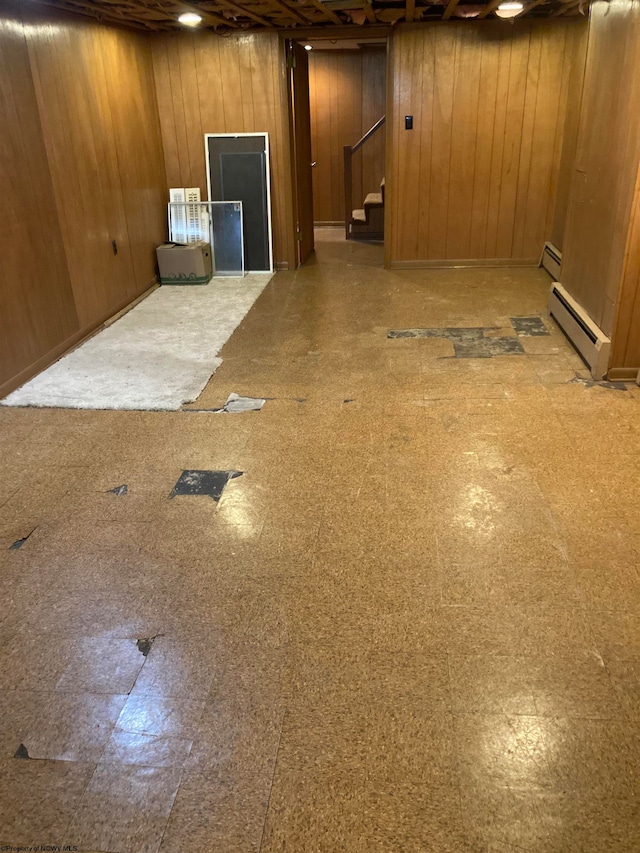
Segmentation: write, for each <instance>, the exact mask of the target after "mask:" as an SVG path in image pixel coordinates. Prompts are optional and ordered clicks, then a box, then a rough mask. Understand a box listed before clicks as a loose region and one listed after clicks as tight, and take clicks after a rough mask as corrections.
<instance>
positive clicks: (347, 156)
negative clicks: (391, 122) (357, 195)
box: [342, 115, 387, 240]
mask: <svg viewBox="0 0 640 853" xmlns="http://www.w3.org/2000/svg"><path fill="white" fill-rule="evenodd" d="M386 118H387V117H386V115H384V116H382V118H379V119H378V121H377V122H376V123H375V124H374V125H373V126H372V127H370V128H369V130H368V131H367V132H366V133H365V134H364V136H363V137H362V138H361V139H359V140H358V141H357V142H356V144H355V145H345V146H344V148H343V149H342V151H343V156H344V227H345V233H346V239H347V240H348V239H349V237H350V234H349V224H350V223H351V215H352V212H353V167H352V162H351V160H352V158H353V155H354V154H355V153H356V151H358V150H359V149H360V148H362V146H363V145H364V144H365V142H367V141H368V140H369V139H371V137H372V136H373V135H374V133H377V132H378V131H379V130H380V128H381V127H382V125H383V124H384V123H385V120H386Z"/></svg>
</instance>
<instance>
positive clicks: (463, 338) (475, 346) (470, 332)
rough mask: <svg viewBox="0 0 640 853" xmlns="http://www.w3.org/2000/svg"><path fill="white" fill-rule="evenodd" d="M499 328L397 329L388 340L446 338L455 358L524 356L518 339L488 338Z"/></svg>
mask: <svg viewBox="0 0 640 853" xmlns="http://www.w3.org/2000/svg"><path fill="white" fill-rule="evenodd" d="M497 331H499V327H497V326H485V327H471V328H467V329H396V330H393V329H392V330H390V331H388V332H387V338H392V339H398V338H445V339H446V340H448V341H451V343H452V344H453V349H454V352H455V358H494V356H497V355H524V349H523V348H522V344H521V343H520V341H519V340H518V338H506V337H505V338H497V337H495V338H494V337H486V336H485V333H486V332H497Z"/></svg>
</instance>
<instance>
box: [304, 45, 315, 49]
mask: <svg viewBox="0 0 640 853" xmlns="http://www.w3.org/2000/svg"><path fill="white" fill-rule="evenodd" d="M304 49H305V50H313V47H312V45H310V44H305V46H304Z"/></svg>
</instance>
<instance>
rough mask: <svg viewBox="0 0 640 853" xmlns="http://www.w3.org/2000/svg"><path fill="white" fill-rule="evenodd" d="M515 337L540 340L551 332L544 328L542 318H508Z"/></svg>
mask: <svg viewBox="0 0 640 853" xmlns="http://www.w3.org/2000/svg"><path fill="white" fill-rule="evenodd" d="M509 320H510V321H511V325H512V326H513V328H514V330H515V333H516V335H517V336H518V337H519V338H541V337H543V336H544V335H550V334H551V332H550V331H549V329H547V327H546V326H545V324H544V322H543V320H542V317H540V316H539V315H537V316H535V317H509Z"/></svg>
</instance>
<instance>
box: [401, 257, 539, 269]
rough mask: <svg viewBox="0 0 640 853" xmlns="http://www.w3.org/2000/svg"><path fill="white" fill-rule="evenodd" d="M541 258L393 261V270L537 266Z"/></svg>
mask: <svg viewBox="0 0 640 853" xmlns="http://www.w3.org/2000/svg"><path fill="white" fill-rule="evenodd" d="M539 261H540V259H539V258H466V259H461V260H447V259H442V260H438V261H391V262H390V264H389V269H391V270H438V269H443V270H446V269H469V268H473V267H486V268H492V267H537V266H538V263H539Z"/></svg>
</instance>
